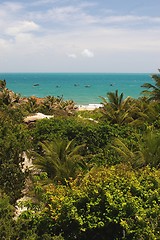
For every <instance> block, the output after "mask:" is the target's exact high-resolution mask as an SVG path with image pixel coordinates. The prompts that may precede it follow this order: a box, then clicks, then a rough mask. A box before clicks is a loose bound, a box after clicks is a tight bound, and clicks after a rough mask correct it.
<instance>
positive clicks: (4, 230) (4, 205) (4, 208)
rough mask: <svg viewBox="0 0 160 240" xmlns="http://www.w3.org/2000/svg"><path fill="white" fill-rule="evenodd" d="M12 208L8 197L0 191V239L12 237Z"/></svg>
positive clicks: (13, 224) (13, 223)
mask: <svg viewBox="0 0 160 240" xmlns="http://www.w3.org/2000/svg"><path fill="white" fill-rule="evenodd" d="M13 214H14V208H13V206H11V205H10V203H9V198H8V197H7V196H6V195H5V194H3V193H2V192H1V191H0V239H6V240H9V239H12V237H13V235H14V233H15V230H14V227H15V222H14V220H13Z"/></svg>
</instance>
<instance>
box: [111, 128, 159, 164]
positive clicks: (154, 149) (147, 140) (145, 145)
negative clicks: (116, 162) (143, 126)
mask: <svg viewBox="0 0 160 240" xmlns="http://www.w3.org/2000/svg"><path fill="white" fill-rule="evenodd" d="M112 147H113V148H114V149H115V150H116V152H117V153H118V154H119V155H120V156H121V157H122V161H124V162H126V163H129V164H131V165H132V167H142V166H146V165H149V166H151V167H155V168H160V134H159V133H158V132H156V131H152V130H149V131H148V132H147V133H145V134H144V135H143V136H142V138H141V139H139V141H138V144H137V149H130V148H128V146H127V145H126V144H125V143H124V141H123V140H121V139H120V138H116V139H115V140H114V141H113V146H112Z"/></svg>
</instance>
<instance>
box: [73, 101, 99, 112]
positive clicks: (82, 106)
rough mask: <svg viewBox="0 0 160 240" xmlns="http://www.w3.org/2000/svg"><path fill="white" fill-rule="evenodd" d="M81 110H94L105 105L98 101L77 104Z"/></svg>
mask: <svg viewBox="0 0 160 240" xmlns="http://www.w3.org/2000/svg"><path fill="white" fill-rule="evenodd" d="M77 107H78V110H79V111H85V110H88V111H92V110H95V109H96V108H100V107H103V104H97V103H95V104H94V103H90V104H88V105H77Z"/></svg>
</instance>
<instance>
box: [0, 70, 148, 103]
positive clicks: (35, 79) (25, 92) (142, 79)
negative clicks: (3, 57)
mask: <svg viewBox="0 0 160 240" xmlns="http://www.w3.org/2000/svg"><path fill="white" fill-rule="evenodd" d="M0 79H5V80H6V82H7V88H8V89H11V90H13V91H14V92H16V93H20V94H21V96H27V97H28V96H33V95H34V96H37V97H45V96H49V95H51V96H55V97H57V96H63V98H64V99H65V100H67V99H72V100H74V101H75V103H76V104H89V103H96V104H97V103H101V99H100V98H99V96H103V97H106V93H107V92H110V91H111V92H113V91H115V90H116V89H118V91H119V93H121V92H123V93H124V96H125V97H127V96H131V97H133V98H138V97H140V96H141V95H140V93H141V91H142V90H144V89H143V88H142V87H141V85H142V84H143V83H146V82H150V83H152V78H151V74H150V73H138V74H136V73H134V74H132V73H120V74H119V73H116V74H115V73H0ZM35 85H36V86H35Z"/></svg>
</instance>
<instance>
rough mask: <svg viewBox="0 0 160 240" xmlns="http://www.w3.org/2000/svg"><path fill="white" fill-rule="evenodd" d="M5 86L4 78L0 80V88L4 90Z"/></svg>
mask: <svg viewBox="0 0 160 240" xmlns="http://www.w3.org/2000/svg"><path fill="white" fill-rule="evenodd" d="M5 88H6V80H5V79H4V80H0V89H2V90H4V89H5Z"/></svg>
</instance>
